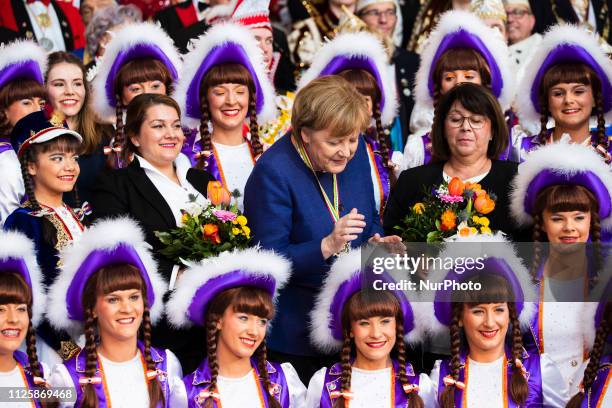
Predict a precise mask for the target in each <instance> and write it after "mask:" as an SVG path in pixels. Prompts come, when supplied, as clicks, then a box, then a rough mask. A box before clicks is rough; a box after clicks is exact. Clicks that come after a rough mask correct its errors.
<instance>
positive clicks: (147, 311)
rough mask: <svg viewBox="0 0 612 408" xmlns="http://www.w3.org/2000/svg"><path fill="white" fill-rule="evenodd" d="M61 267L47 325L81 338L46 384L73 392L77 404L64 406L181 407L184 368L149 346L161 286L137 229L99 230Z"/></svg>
mask: <svg viewBox="0 0 612 408" xmlns="http://www.w3.org/2000/svg"><path fill="white" fill-rule="evenodd" d="M62 259H64V264H63V265H62V269H61V272H60V274H59V276H58V279H57V280H56V281H55V283H54V284H53V286H52V287H51V288H50V289H49V308H48V310H47V317H48V318H49V320H50V321H51V323H52V324H53V325H54V326H55V327H57V328H58V329H65V330H69V331H71V332H74V333H79V332H82V333H84V336H85V346H84V347H83V348H82V349H80V350H76V351H75V354H74V355H73V356H72V357H71V358H70V359H68V360H66V361H64V362H63V363H62V364H58V365H56V366H55V367H54V368H53V371H52V373H51V376H50V378H49V382H50V383H51V384H52V385H53V386H54V387H71V388H74V390H75V392H76V395H77V398H76V403H74V405H72V404H70V405H68V406H74V407H83V408H104V407H111V406H131V407H142V408H145V407H149V408H174V407H180V406H182V405H179V404H177V401H176V395H183V394H184V389H183V384H182V381H181V377H182V370H181V365H180V363H179V362H178V359H177V358H176V357H175V356H174V354H173V353H172V352H170V351H169V350H164V349H159V348H156V347H153V346H152V339H151V328H152V325H153V324H154V323H156V321H157V320H158V319H159V317H160V316H161V314H162V310H163V301H162V297H163V294H164V292H165V289H166V285H165V284H164V281H163V279H162V278H161V276H160V275H159V274H158V273H157V269H156V263H155V261H154V260H153V258H152V256H151V253H150V251H149V249H147V244H146V243H145V241H144V234H143V232H142V231H141V230H140V228H139V227H138V226H137V224H136V223H135V222H134V221H132V220H130V219H129V218H118V219H113V220H107V221H101V222H99V223H96V224H94V225H93V226H92V227H91V228H89V229H88V230H87V232H86V233H85V234H84V235H83V237H82V239H81V240H80V241H79V242H78V243H76V244H75V245H73V246H71V247H70V248H66V250H65V252H64V253H63V254H62ZM139 334H140V336H139Z"/></svg>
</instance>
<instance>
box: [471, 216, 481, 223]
mask: <svg viewBox="0 0 612 408" xmlns="http://www.w3.org/2000/svg"><path fill="white" fill-rule="evenodd" d="M472 221H474V222H475V223H476V224H480V217H479V216H477V215H473V216H472Z"/></svg>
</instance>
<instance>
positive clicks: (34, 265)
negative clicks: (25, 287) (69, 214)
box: [0, 231, 46, 326]
mask: <svg viewBox="0 0 612 408" xmlns="http://www.w3.org/2000/svg"><path fill="white" fill-rule="evenodd" d="M0 242H2V245H0V260H2V261H5V260H7V259H11V258H12V259H23V261H24V262H25V264H26V267H27V268H28V273H29V274H30V281H31V282H32V324H33V325H34V326H37V325H38V324H39V323H40V322H41V318H42V315H43V313H44V310H45V305H46V295H45V287H44V286H43V280H42V273H41V271H40V268H39V266H38V261H37V260H36V248H35V247H34V243H33V242H32V241H31V240H30V239H29V238H28V237H26V236H25V235H24V234H22V233H21V232H17V231H0Z"/></svg>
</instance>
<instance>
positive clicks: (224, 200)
mask: <svg viewBox="0 0 612 408" xmlns="http://www.w3.org/2000/svg"><path fill="white" fill-rule="evenodd" d="M206 195H207V197H208V199H209V200H210V202H211V203H212V205H219V204H223V205H230V202H231V201H232V195H231V194H230V192H229V190H228V189H227V188H225V187H223V184H221V182H219V181H209V182H208V186H207V187H206Z"/></svg>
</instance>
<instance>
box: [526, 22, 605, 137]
mask: <svg viewBox="0 0 612 408" xmlns="http://www.w3.org/2000/svg"><path fill="white" fill-rule="evenodd" d="M562 44H570V45H574V46H576V47H581V48H583V49H584V50H585V51H586V52H587V53H589V54H590V55H591V57H592V58H593V59H594V60H595V62H596V63H597V64H598V65H599V66H600V67H601V68H602V70H603V71H604V72H605V73H606V75H607V77H608V81H610V82H612V61H611V60H610V58H609V57H608V56H607V55H606V54H605V53H604V52H603V51H602V49H601V48H600V46H599V43H598V42H597V39H596V38H595V37H594V36H593V35H592V34H590V33H588V32H587V31H585V30H583V29H581V28H579V27H577V26H574V25H570V24H562V25H556V26H553V27H552V28H551V29H550V30H549V31H548V32H547V33H546V34H544V37H543V38H542V41H541V42H540V44H539V45H538V47H537V49H536V50H535V51H534V52H533V53H532V54H531V57H530V58H529V60H528V61H527V62H526V63H525V66H524V73H523V74H522V76H521V80H520V82H519V84H518V86H517V92H516V106H517V114H518V117H519V119H520V122H521V125H522V126H523V127H525V128H528V129H539V128H540V114H539V113H538V112H537V111H536V109H535V107H534V105H533V102H532V101H531V90H532V88H533V87H534V86H536V87H539V84H534V81H535V79H536V76H537V74H538V71H539V70H540V67H541V66H542V64H543V63H544V61H545V60H546V58H547V57H548V55H549V54H550V53H551V52H552V51H553V50H554V49H555V48H557V47H558V46H560V45H562ZM607 97H608V98H611V97H612V95H608V96H607ZM605 119H606V123H610V122H611V121H612V109H610V111H608V112H606V113H605Z"/></svg>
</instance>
